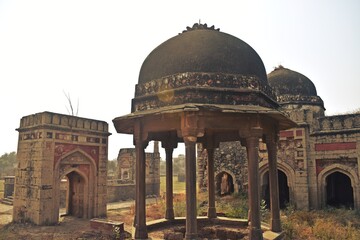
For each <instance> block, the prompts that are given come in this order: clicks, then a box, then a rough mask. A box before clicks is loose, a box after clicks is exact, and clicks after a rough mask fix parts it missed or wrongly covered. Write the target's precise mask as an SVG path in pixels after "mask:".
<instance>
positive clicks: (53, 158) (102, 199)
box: [13, 112, 109, 225]
mask: <svg viewBox="0 0 360 240" xmlns="http://www.w3.org/2000/svg"><path fill="white" fill-rule="evenodd" d="M17 130H18V131H19V139H18V151H17V160H18V167H17V169H16V180H15V196H14V214H13V219H14V221H16V222H21V221H31V222H33V223H35V224H39V225H44V224H53V223H57V221H58V217H59V216H58V214H59V205H60V180H61V178H62V177H63V176H65V175H66V174H67V173H69V172H71V171H76V172H78V173H81V174H82V176H84V178H86V179H87V181H88V182H87V184H88V185H87V186H89V190H87V192H88V194H89V195H88V196H86V197H85V204H87V205H86V206H85V208H84V209H85V213H84V214H85V215H84V216H85V217H93V216H101V215H104V214H106V174H107V171H106V170H107V149H108V145H107V143H108V136H109V133H108V124H107V123H106V122H103V121H98V120H91V119H85V118H79V117H75V116H68V115H62V114H57V113H51V112H42V113H37V114H33V115H29V116H25V117H23V118H22V119H21V121H20V127H19V128H18V129H17ZM72 161H73V162H72ZM91 186H93V187H91Z"/></svg>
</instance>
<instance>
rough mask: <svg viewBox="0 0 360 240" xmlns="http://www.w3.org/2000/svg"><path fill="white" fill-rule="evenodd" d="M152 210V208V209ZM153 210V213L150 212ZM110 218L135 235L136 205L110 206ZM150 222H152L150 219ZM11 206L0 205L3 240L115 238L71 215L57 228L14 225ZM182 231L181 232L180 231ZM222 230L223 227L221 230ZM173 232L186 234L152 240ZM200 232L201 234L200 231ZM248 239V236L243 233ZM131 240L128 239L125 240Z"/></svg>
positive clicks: (152, 235)
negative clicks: (174, 234)
mask: <svg viewBox="0 0 360 240" xmlns="http://www.w3.org/2000/svg"><path fill="white" fill-rule="evenodd" d="M154 202H156V199H147V206H148V209H149V208H154V206H155V205H153V204H152V203H154ZM149 210H150V209H149ZM150 211H151V210H150ZM107 219H108V220H112V221H120V222H124V228H125V231H127V232H128V236H129V233H131V232H132V225H133V220H134V202H133V201H128V202H118V203H110V204H108V205H107ZM147 220H151V219H147ZM11 221H12V206H8V205H4V204H1V203H0V240H12V239H14V240H15V239H16V240H33V239H34V240H83V239H90V240H91V239H98V240H105V239H115V237H114V236H109V235H104V234H101V233H100V232H98V231H95V230H93V229H91V228H90V222H89V219H81V218H76V217H72V216H64V217H60V219H59V223H58V224H57V225H54V226H36V225H33V224H29V223H17V224H14V223H11ZM179 229H180V230H179ZM203 229H205V232H204V234H206V235H207V237H206V238H209V237H208V236H209V234H212V235H214V234H217V235H218V234H222V233H221V232H219V231H222V230H221V229H220V228H218V227H215V226H213V227H210V228H203ZM222 229H223V228H222ZM171 232H183V233H184V232H185V227H184V226H183V227H181V226H172V227H170V228H167V229H159V230H157V231H154V232H149V238H151V239H164V234H166V233H171ZM199 233H201V232H199ZM244 235H245V237H244V238H243V239H247V233H245V232H244ZM122 239H124V238H122ZM125 239H129V238H125Z"/></svg>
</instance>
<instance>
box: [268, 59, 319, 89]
mask: <svg viewBox="0 0 360 240" xmlns="http://www.w3.org/2000/svg"><path fill="white" fill-rule="evenodd" d="M268 81H269V84H270V86H271V87H272V88H273V90H274V91H275V94H276V95H285V94H290V95H301V96H317V93H316V88H315V85H314V83H313V82H312V81H311V80H310V79H309V78H307V77H306V76H304V75H302V74H301V73H298V72H295V71H293V70H290V69H287V68H284V67H283V66H281V65H280V66H279V67H277V68H275V70H274V71H272V72H271V73H269V74H268Z"/></svg>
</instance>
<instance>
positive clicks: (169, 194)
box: [162, 142, 175, 220]
mask: <svg viewBox="0 0 360 240" xmlns="http://www.w3.org/2000/svg"><path fill="white" fill-rule="evenodd" d="M162 146H163V148H165V153H166V210H165V219H168V220H173V219H174V203H173V156H172V154H173V151H174V146H175V145H174V144H170V143H169V142H166V143H165V142H163V143H162Z"/></svg>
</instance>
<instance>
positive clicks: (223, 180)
mask: <svg viewBox="0 0 360 240" xmlns="http://www.w3.org/2000/svg"><path fill="white" fill-rule="evenodd" d="M216 191H217V194H218V195H219V196H225V195H230V194H232V193H234V180H233V178H232V176H231V175H230V174H228V173H227V172H221V173H219V174H218V175H217V176H216Z"/></svg>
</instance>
